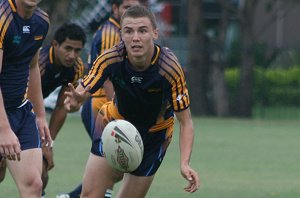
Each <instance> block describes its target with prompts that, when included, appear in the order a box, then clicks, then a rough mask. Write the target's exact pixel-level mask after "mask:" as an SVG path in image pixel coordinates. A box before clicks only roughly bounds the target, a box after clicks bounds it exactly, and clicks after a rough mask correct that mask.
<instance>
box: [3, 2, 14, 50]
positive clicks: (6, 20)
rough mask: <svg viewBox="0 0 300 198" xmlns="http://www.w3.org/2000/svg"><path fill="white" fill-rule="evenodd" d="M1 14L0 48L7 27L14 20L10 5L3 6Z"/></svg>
mask: <svg viewBox="0 0 300 198" xmlns="http://www.w3.org/2000/svg"><path fill="white" fill-rule="evenodd" d="M1 5H2V4H1ZM0 14H1V15H0V49H2V48H3V41H4V37H5V35H6V32H7V29H8V27H9V25H10V23H11V21H12V20H13V14H12V12H11V9H10V8H9V7H8V6H7V7H6V8H5V6H1V12H0Z"/></svg>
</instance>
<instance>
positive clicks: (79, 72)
mask: <svg viewBox="0 0 300 198" xmlns="http://www.w3.org/2000/svg"><path fill="white" fill-rule="evenodd" d="M39 67H40V72H41V78H42V80H41V81H42V92H43V97H44V98H45V97H47V96H48V95H49V94H50V93H52V92H53V91H54V90H55V89H56V88H57V87H59V86H67V85H68V83H72V84H73V85H76V84H77V82H78V80H79V79H80V78H81V77H83V72H84V65H83V62H82V60H81V58H79V57H78V59H77V60H76V61H75V64H74V65H73V67H69V68H68V67H63V66H59V65H56V64H54V51H53V47H52V46H45V47H43V48H42V49H41V51H40V56H39Z"/></svg>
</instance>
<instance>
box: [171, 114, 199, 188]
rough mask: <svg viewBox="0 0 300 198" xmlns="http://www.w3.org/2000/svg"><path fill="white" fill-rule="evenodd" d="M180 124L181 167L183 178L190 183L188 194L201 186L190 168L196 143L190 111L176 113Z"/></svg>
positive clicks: (197, 177) (195, 173) (196, 175)
mask: <svg viewBox="0 0 300 198" xmlns="http://www.w3.org/2000/svg"><path fill="white" fill-rule="evenodd" d="M175 115H176V117H177V119H178V121H179V124H180V136H179V145H180V167H181V174H182V176H183V177H184V178H185V179H186V180H187V181H188V182H189V185H188V186H187V187H186V188H185V191H187V192H195V191H196V190H197V189H198V188H199V185H200V180H199V176H198V174H197V172H196V171H194V170H193V169H192V168H191V167H190V157H191V153H192V147H193V142H194V127H193V121H192V117H191V112H190V109H189V108H187V109H185V110H183V111H180V112H176V113H175Z"/></svg>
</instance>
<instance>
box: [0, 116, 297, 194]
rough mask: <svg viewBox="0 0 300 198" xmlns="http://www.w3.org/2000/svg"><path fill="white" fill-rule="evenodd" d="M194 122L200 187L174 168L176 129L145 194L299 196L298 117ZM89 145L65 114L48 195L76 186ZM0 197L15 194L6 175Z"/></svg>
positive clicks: (74, 119)
mask: <svg viewBox="0 0 300 198" xmlns="http://www.w3.org/2000/svg"><path fill="white" fill-rule="evenodd" d="M194 124H195V131H196V137H195V144H194V151H193V155H192V160H191V164H192V166H193V167H194V168H195V169H196V170H197V171H198V172H199V173H200V177H201V182H202V185H201V188H200V190H199V191H198V192H196V193H194V194H188V193H185V192H183V188H184V187H185V185H186V182H185V181H184V180H183V179H182V178H181V175H180V172H179V148H178V130H176V131H175V134H174V138H173V141H172V143H171V145H170V147H169V149H168V152H167V156H166V158H165V160H164V163H163V164H162V166H161V168H160V169H159V171H158V173H157V175H156V178H155V180H154V183H153V184H152V187H151V189H150V191H149V193H148V196H147V197H149V198H184V197H189V198H194V197H195V198H196V197H197V198H201V197H203V198H279V197H280V198H297V197H300V130H299V129H300V122H299V120H298V121H296V120H295V121H288V120H239V119H213V118H195V119H194ZM89 149H90V141H89V139H88V136H87V134H86V133H85V131H84V128H83V126H82V124H81V121H80V118H79V116H78V115H71V116H69V118H68V120H67V122H66V124H65V126H64V127H63V129H62V131H61V133H60V135H59V137H58V138H57V140H56V142H55V162H56V166H55V168H54V170H53V171H51V172H50V181H49V184H48V187H47V191H46V192H47V194H46V195H47V196H46V197H47V198H50V197H52V198H54V197H55V195H56V194H57V193H60V192H64V191H68V190H71V189H72V188H73V187H75V186H76V185H77V184H78V182H79V181H80V179H81V177H82V174H83V170H84V166H85V162H86V159H87V157H88V154H89ZM117 189H118V185H117V186H116V188H115V191H117ZM114 195H116V193H115V194H114ZM0 197H3V198H4V197H5V198H6V197H7V198H17V197H18V193H17V190H16V188H15V185H14V183H13V181H12V179H11V177H10V175H9V174H7V177H6V180H5V181H4V182H3V183H2V184H0Z"/></svg>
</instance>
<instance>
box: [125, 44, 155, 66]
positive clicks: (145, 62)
mask: <svg viewBox="0 0 300 198" xmlns="http://www.w3.org/2000/svg"><path fill="white" fill-rule="evenodd" d="M154 51H155V50H154V47H153V48H152V49H151V50H149V52H148V53H147V54H146V55H145V56H142V57H131V56H130V55H128V59H129V62H130V63H131V65H132V67H133V69H134V70H136V71H145V70H146V69H148V68H149V67H150V65H151V59H152V57H153V53H154Z"/></svg>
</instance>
